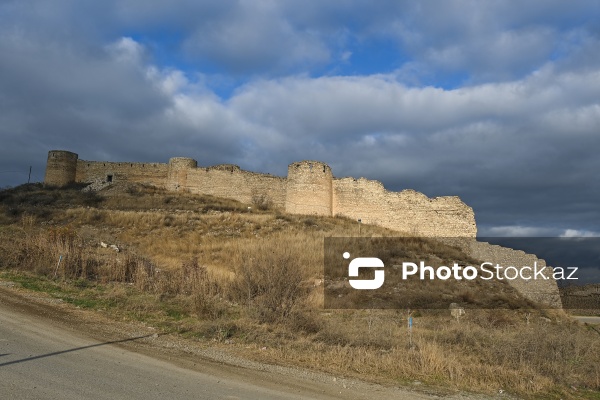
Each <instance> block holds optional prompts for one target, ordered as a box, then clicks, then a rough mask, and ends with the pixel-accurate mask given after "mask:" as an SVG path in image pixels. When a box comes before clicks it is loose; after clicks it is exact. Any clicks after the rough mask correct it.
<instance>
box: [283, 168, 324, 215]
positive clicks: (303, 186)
mask: <svg viewBox="0 0 600 400" xmlns="http://www.w3.org/2000/svg"><path fill="white" fill-rule="evenodd" d="M332 196H333V175H332V174H331V168H330V167H329V165H327V164H325V163H322V162H320V161H300V162H295V163H292V164H290V165H289V166H288V176H287V188H286V196H285V211H286V212H289V213H292V214H315V215H327V216H331V215H332V200H333V197H332Z"/></svg>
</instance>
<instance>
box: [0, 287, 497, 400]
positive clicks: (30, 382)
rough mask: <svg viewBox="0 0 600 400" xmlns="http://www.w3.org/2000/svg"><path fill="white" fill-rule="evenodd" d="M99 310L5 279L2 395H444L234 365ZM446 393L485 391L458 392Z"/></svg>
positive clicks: (373, 399)
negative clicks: (10, 283)
mask: <svg viewBox="0 0 600 400" xmlns="http://www.w3.org/2000/svg"><path fill="white" fill-rule="evenodd" d="M97 314H98V313H94V312H89V311H83V310H76V309H74V307H72V306H70V305H65V304H63V303H60V302H58V301H56V300H55V299H52V298H49V297H48V296H44V295H40V294H32V293H28V292H23V291H18V290H17V289H15V288H7V287H6V283H5V285H4V287H3V285H0V393H1V394H2V397H3V398H11V399H46V398H48V399H58V398H60V399H67V400H69V399H83V398H85V399H165V398H167V399H169V398H177V399H192V398H193V399H364V398H368V399H370V400H377V399H400V400H402V399H431V398H439V394H440V393H436V394H435V395H433V394H427V393H417V392H413V391H411V390H407V389H400V388H390V387H383V386H379V385H373V384H369V383H364V382H359V381H351V380H347V379H336V378H335V377H334V378H332V377H331V376H328V375H326V374H319V373H313V372H306V371H304V370H301V369H289V368H287V373H283V372H281V373H279V372H278V371H279V370H273V369H272V368H266V367H265V368H256V365H251V364H249V365H250V366H249V367H246V368H243V367H239V366H231V365H227V364H224V363H220V362H215V361H214V360H210V359H207V358H204V357H201V356H198V353H196V354H194V352H192V351H190V350H189V349H188V348H186V351H182V350H181V348H178V345H177V343H176V342H164V341H163V342H161V341H160V338H157V335H156V334H153V333H152V329H151V328H148V327H145V330H144V329H142V330H140V329H141V328H139V327H137V328H135V329H131V328H127V327H130V324H120V325H119V323H118V322H114V321H111V320H110V319H108V318H106V319H102V317H101V316H98V315H97ZM113 325H114V326H113ZM165 343H167V345H166V346H165ZM254 364H256V363H254ZM290 370H291V371H292V373H290ZM281 371H284V368H282V369H281ZM447 398H448V399H450V398H451V399H484V398H488V397H484V396H475V395H465V394H454V395H452V396H449V397H447ZM503 398H505V397H503Z"/></svg>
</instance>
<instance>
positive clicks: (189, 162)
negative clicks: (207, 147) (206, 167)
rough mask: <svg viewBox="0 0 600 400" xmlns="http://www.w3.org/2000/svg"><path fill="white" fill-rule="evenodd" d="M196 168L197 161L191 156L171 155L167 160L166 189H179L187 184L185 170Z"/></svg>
mask: <svg viewBox="0 0 600 400" xmlns="http://www.w3.org/2000/svg"><path fill="white" fill-rule="evenodd" d="M191 168H198V162H197V161H196V160H194V159H193V158H187V157H173V158H171V159H170V160H169V176H168V178H167V189H168V190H179V189H180V188H184V187H185V186H186V184H187V171H188V170H189V169H191Z"/></svg>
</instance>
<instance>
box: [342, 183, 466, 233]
mask: <svg viewBox="0 0 600 400" xmlns="http://www.w3.org/2000/svg"><path fill="white" fill-rule="evenodd" d="M333 213H334V214H335V215H338V214H339V215H343V216H346V217H350V218H353V219H358V218H360V219H361V220H362V222H363V223H368V224H376V225H380V226H384V227H386V228H389V229H393V230H396V231H401V232H406V233H410V234H417V235H421V236H428V237H433V236H437V237H443V236H446V237H475V236H476V235H477V226H476V224H475V214H474V213H473V209H472V208H471V207H469V206H467V205H466V204H464V203H463V202H462V201H461V200H460V199H459V198H458V197H455V196H451V197H437V198H434V199H430V198H428V197H427V196H425V195H424V194H422V193H419V192H416V191H414V190H403V191H402V192H390V191H387V190H386V189H385V188H384V187H383V184H381V182H378V181H373V180H368V179H364V178H360V179H353V178H342V179H335V180H334V181H333Z"/></svg>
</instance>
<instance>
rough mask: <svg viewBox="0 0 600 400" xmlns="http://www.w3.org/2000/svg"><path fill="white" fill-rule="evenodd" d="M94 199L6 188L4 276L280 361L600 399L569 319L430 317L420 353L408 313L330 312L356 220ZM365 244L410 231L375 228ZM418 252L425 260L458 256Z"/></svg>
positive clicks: (591, 338)
mask: <svg viewBox="0 0 600 400" xmlns="http://www.w3.org/2000/svg"><path fill="white" fill-rule="evenodd" d="M80 189H81V187H72V188H68V189H63V190H56V189H54V190H53V189H43V188H41V187H40V186H39V185H27V186H22V187H19V188H15V189H9V190H4V191H1V192H0V239H2V240H1V242H0V250H1V251H2V254H3V257H2V259H1V260H0V271H2V274H3V277H4V278H7V279H12V280H14V281H17V282H21V284H22V285H23V286H25V287H27V288H30V289H33V290H41V291H45V292H49V293H52V294H53V295H54V296H57V297H61V298H63V299H65V300H66V301H69V302H71V303H73V304H76V305H78V306H83V307H90V308H102V309H106V310H109V311H110V312H112V313H114V314H115V315H119V316H121V317H122V316H127V317H129V318H134V319H138V320H144V321H146V322H148V323H151V324H153V325H155V326H157V327H159V328H160V329H162V330H163V331H168V332H179V333H180V334H182V335H185V336H189V337H192V338H197V339H198V340H218V341H221V342H227V343H231V346H230V347H231V348H232V349H233V350H234V351H238V352H244V353H246V354H248V355H250V356H252V357H255V358H259V359H262V360H265V361H270V362H279V363H292V364H299V365H304V366H309V367H312V368H317V369H322V370H328V371H335V372H338V373H344V374H348V375H356V376H360V377H363V378H364V377H369V378H370V379H373V380H378V381H386V382H410V381H413V380H419V381H422V382H426V383H430V384H441V385H444V386H449V387H455V388H461V389H471V390H477V391H484V392H495V391H497V390H499V389H503V390H508V391H510V392H513V393H517V394H519V395H523V396H533V397H535V396H541V397H548V396H554V397H557V398H560V397H562V398H565V397H580V396H582V397H588V396H589V397H590V398H593V396H594V395H595V394H594V393H593V392H589V391H588V390H596V391H597V390H598V389H600V336H598V334H597V333H596V332H595V331H593V330H590V329H586V328H585V327H581V326H579V325H577V324H576V323H573V322H572V321H570V320H569V319H568V317H566V316H565V315H564V314H561V313H552V312H550V311H545V310H537V309H520V310H508V309H507V310H495V311H486V310H479V311H478V310H469V311H468V313H467V315H466V316H465V317H464V318H463V319H462V320H461V322H460V324H458V323H456V322H454V321H453V320H452V319H451V317H450V316H449V315H448V314H449V313H448V312H447V311H443V312H442V311H435V310H417V312H416V313H415V314H414V315H415V317H416V318H415V328H414V330H413V337H412V343H409V337H408V335H407V330H406V327H405V321H406V313H405V311H402V310H345V311H343V310H333V311H332V310H322V309H321V307H320V306H321V304H322V286H319V285H320V282H319V278H321V275H322V265H321V264H322V251H323V245H322V243H323V237H325V236H353V235H356V234H357V232H356V230H357V226H356V224H355V222H354V221H350V220H347V219H342V218H320V217H307V216H296V215H294V216H292V215H287V214H284V213H280V212H277V211H272V210H260V209H259V208H261V207H257V206H255V205H247V204H240V203H238V202H235V201H232V200H226V199H218V198H213V197H210V196H194V195H189V194H180V195H174V194H172V193H168V192H164V191H162V190H159V189H156V188H150V187H143V186H113V187H110V188H108V189H106V190H104V191H102V192H100V193H99V194H95V193H83V192H81V190H80ZM248 207H252V208H251V209H248ZM362 235H366V236H388V235H397V233H394V232H390V231H388V230H385V229H383V228H379V227H375V226H363V227H362ZM100 242H105V243H108V244H116V245H117V246H118V247H119V248H120V249H121V251H120V252H119V253H116V252H115V251H114V250H110V249H105V248H102V247H100V246H99V243H100ZM413 245H414V248H413V249H411V250H412V251H413V252H414V253H415V254H420V255H422V256H423V257H424V258H425V257H431V256H434V257H435V258H437V259H442V260H443V259H448V258H450V257H453V258H456V257H457V253H456V250H455V249H451V248H448V247H446V246H442V245H438V244H435V243H430V242H423V241H418V240H415V241H414V243H413ZM60 255H63V260H62V261H61V263H60V265H59V266H58V268H57V261H58V259H59V256H60ZM458 256H459V257H460V255H458ZM465 258H466V257H465ZM55 275H56V276H55ZM494 290H496V289H494V287H491V288H488V292H492V291H494ZM457 294H458V295H461V296H462V298H463V300H464V301H465V302H468V301H469V300H472V297H473V294H472V293H465V294H461V293H460V292H457ZM511 296H512V298H517V297H518V296H516V294H514V293H513V294H511ZM520 304H525V305H526V304H527V303H520ZM508 305H510V304H508ZM541 317H544V318H550V319H551V322H548V321H547V319H544V318H541ZM265 347H266V350H262V351H261V350H258V349H262V348H265ZM571 387H578V388H580V389H584V390H578V391H573V390H572V389H571Z"/></svg>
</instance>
